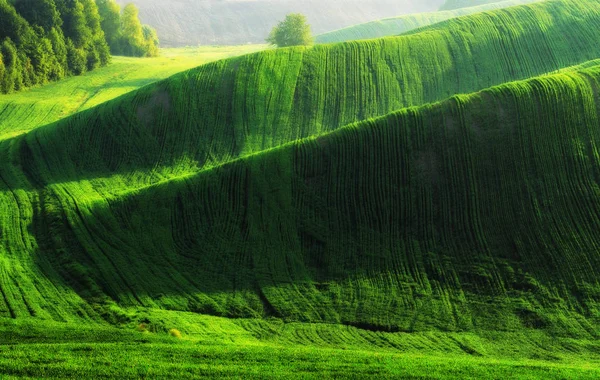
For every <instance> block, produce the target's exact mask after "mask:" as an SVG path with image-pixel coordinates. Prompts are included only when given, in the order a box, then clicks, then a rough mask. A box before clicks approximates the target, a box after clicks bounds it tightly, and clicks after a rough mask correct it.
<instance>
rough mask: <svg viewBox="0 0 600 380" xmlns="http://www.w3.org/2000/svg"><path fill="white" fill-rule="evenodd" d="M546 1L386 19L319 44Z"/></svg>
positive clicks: (518, 0)
mask: <svg viewBox="0 0 600 380" xmlns="http://www.w3.org/2000/svg"><path fill="white" fill-rule="evenodd" d="M539 1H543V0H505V1H494V2H490V3H489V4H483V5H477V6H468V7H460V8H458V9H453V10H445V11H438V12H428V13H417V14H409V15H405V16H399V17H391V18H385V19H382V20H377V21H371V22H367V23H364V24H358V25H353V26H349V27H347V28H343V29H339V30H334V31H332V32H327V33H323V34H320V35H318V36H317V37H316V41H317V42H318V43H335V42H344V41H352V40H366V39H371V38H380V37H388V36H397V35H400V34H403V33H406V32H409V31H412V30H415V29H418V28H422V27H426V26H429V25H433V24H436V23H439V22H442V21H446V20H449V19H452V18H456V17H460V16H466V15H471V14H475V13H480V12H485V11H489V10H494V9H501V8H508V7H512V6H516V5H522V4H528V3H537V2H539Z"/></svg>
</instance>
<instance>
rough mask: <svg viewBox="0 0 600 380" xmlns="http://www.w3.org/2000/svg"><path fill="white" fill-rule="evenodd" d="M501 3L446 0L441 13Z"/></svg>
mask: <svg viewBox="0 0 600 380" xmlns="http://www.w3.org/2000/svg"><path fill="white" fill-rule="evenodd" d="M500 1H502V0H446V2H445V3H444V4H443V5H442V6H441V7H440V11H449V10H453V9H460V8H467V7H475V6H478V5H484V4H492V3H498V2H500Z"/></svg>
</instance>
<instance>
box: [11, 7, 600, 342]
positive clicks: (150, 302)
mask: <svg viewBox="0 0 600 380" xmlns="http://www.w3.org/2000/svg"><path fill="white" fill-rule="evenodd" d="M599 24H600V4H598V3H597V2H596V1H585V0H580V1H573V0H570V1H569V0H564V1H553V2H546V3H540V4H536V5H530V6H524V7H515V8H510V9H506V10H499V11H495V12H489V13H484V14H477V15H473V16H469V17H466V18H461V19H456V20H452V21H448V22H446V23H443V24H441V25H437V26H436V27H432V28H430V29H426V30H423V31H421V32H420V33H415V34H411V35H407V36H403V37H397V38H388V39H381V40H374V41H365V42H352V43H345V44H339V45H328V46H316V47H314V48H309V49H307V48H294V49H281V50H273V51H266V52H261V53H257V54H253V55H249V56H245V57H240V58H234V59H230V60H226V61H219V62H216V63H212V64H208V65H205V66H202V67H200V68H198V69H195V70H191V71H188V72H186V73H183V74H180V75H178V76H175V77H172V78H170V79H168V80H166V81H163V82H159V83H157V84H153V85H150V86H147V87H145V88H143V89H141V90H139V91H137V92H135V93H131V94H127V95H124V96H122V97H120V98H119V99H116V100H114V101H111V102H108V103H105V104H103V105H100V106H98V107H96V108H93V109H90V110H87V111H84V112H82V113H79V114H77V115H74V116H72V117H70V118H68V119H65V120H61V121H59V122H57V123H55V124H52V125H48V126H46V127H42V128H37V129H35V130H33V131H31V132H29V133H27V134H25V135H20V136H16V137H13V138H6V139H4V140H2V141H1V142H0V159H1V160H2V161H1V162H3V163H4V164H3V165H2V166H1V167H0V179H1V181H0V207H1V208H2V210H5V212H2V213H0V230H1V231H2V233H1V234H0V250H1V255H0V259H1V260H2V265H1V266H0V271H1V272H0V284H2V287H1V290H2V294H1V297H0V315H1V316H4V317H10V318H14V319H20V318H30V317H35V318H39V319H47V320H56V321H74V320H77V321H89V322H92V321H93V322H98V323H100V322H105V321H109V322H111V323H115V324H119V323H123V322H127V321H129V318H130V317H129V316H128V315H127V313H126V312H125V310H126V309H127V308H139V307H144V308H151V309H152V308H161V309H169V310H176V311H192V312H196V313H202V314H210V315H220V316H226V317H251V318H263V317H277V318H280V319H283V320H286V321H302V322H328V323H343V324H347V325H353V326H357V327H361V328H364V329H371V330H384V331H392V332H393V331H423V330H432V329H433V330H443V331H448V330H450V331H461V330H469V331H477V330H509V331H510V330H518V329H521V328H523V327H528V328H544V329H547V330H549V331H551V332H552V333H553V334H556V335H561V334H562V335H570V336H579V337H596V336H597V329H596V327H595V324H594V323H595V321H596V318H597V312H596V302H597V299H598V290H597V282H596V280H595V278H596V272H595V268H596V267H597V264H598V263H597V261H598V256H597V255H596V254H595V253H596V249H597V245H598V242H597V241H596V237H595V233H594V231H597V229H598V220H597V215H596V214H595V210H596V207H595V206H596V203H597V201H598V199H600V198H598V197H597V195H598V194H597V184H596V180H597V178H596V172H595V171H596V167H597V152H596V148H595V146H596V144H597V139H598V136H597V134H596V132H595V131H594V129H593V128H589V126H594V125H596V124H597V104H596V102H597V99H596V95H595V94H596V90H597V80H598V76H599V74H598V70H596V69H594V68H591V69H588V70H584V71H582V72H580V73H566V74H565V73H562V74H557V75H554V76H549V77H544V78H542V79H535V80H530V81H527V82H521V83H515V84H509V85H504V86H502V87H499V88H494V89H492V90H487V91H484V92H482V93H478V94H475V95H471V96H456V97H454V98H452V99H450V100H447V101H444V102H442V103H438V104H435V105H424V104H425V103H429V102H433V101H438V100H441V99H444V98H446V97H448V96H450V95H453V94H457V93H467V92H474V91H479V90H481V89H483V88H486V87H489V86H492V85H496V84H501V83H504V82H509V81H513V80H517V79H523V78H528V77H531V76H535V75H539V74H543V73H546V72H552V71H556V70H559V69H561V68H564V67H567V66H571V65H576V64H580V63H583V62H585V61H586V60H588V59H591V58H597V57H598V56H600V47H599V45H598V44H597V43H596V42H597V41H598V40H599V39H600V28H599V27H598V26H599ZM475 30H476V31H477V33H474V31H475ZM573 36H577V38H573ZM273 83H277V84H279V87H273ZM417 105H420V106H421V107H420V108H409V109H405V110H403V111H400V112H397V113H394V114H391V115H389V116H386V117H383V118H381V119H377V120H371V121H365V122H363V123H360V124H356V125H352V126H347V125H348V124H351V123H354V122H355V121H360V120H366V119H368V118H371V117H375V116H382V115H385V114H387V113H389V112H391V111H394V110H397V109H401V108H403V107H406V106H417ZM548 110H552V111H551V112H548ZM336 130H337V131H336ZM299 139H304V140H300V141H297V140H299ZM294 141H296V142H294ZM288 143H291V144H288ZM286 144H287V145H286Z"/></svg>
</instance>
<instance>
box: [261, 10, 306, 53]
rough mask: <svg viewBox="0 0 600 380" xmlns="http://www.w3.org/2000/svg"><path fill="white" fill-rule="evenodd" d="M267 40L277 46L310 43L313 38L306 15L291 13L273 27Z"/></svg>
mask: <svg viewBox="0 0 600 380" xmlns="http://www.w3.org/2000/svg"><path fill="white" fill-rule="evenodd" d="M266 41H267V42H269V43H270V44H272V45H277V46H279V47H286V46H300V45H312V43H313V41H314V39H313V36H312V32H311V30H310V25H308V21H307V19H306V16H304V15H303V14H300V13H292V14H289V15H287V16H286V17H285V20H283V21H282V22H280V23H279V24H278V25H277V26H275V27H274V28H273V30H272V31H271V34H270V35H269V37H267V40H266Z"/></svg>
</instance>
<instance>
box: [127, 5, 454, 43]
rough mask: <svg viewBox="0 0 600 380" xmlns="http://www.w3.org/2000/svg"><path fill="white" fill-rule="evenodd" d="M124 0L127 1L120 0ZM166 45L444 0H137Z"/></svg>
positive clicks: (342, 21) (368, 16)
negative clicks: (296, 15)
mask: <svg viewBox="0 0 600 380" xmlns="http://www.w3.org/2000/svg"><path fill="white" fill-rule="evenodd" d="M117 2H118V3H120V4H121V5H123V4H125V3H127V2H129V1H128V0H127V1H126V0H117ZM132 2H133V3H134V4H136V5H137V6H139V8H140V17H141V19H142V21H143V22H144V23H146V24H150V25H152V26H153V27H155V28H156V29H157V31H158V35H159V37H160V41H161V44H162V46H167V47H170V46H186V45H193V46H195V45H198V44H201V45H216V44H218V45H223V44H225V45H237V44H245V43H249V42H251V43H264V41H265V38H267V36H268V35H269V32H270V31H271V28H273V27H274V26H275V25H276V24H277V23H278V22H279V21H281V20H282V19H283V18H284V17H285V15H286V14H288V13H293V12H301V13H303V14H306V15H307V16H308V20H309V22H310V24H311V26H312V30H313V32H314V33H317V34H318V33H324V32H328V31H331V30H335V29H339V28H343V27H347V26H350V25H354V24H359V23H363V22H367V21H371V20H377V19H380V18H382V17H389V16H392V15H401V14H407V13H415V12H427V11H434V10H436V9H437V8H439V6H440V5H441V4H442V3H443V0H421V1H412V0H369V1H362V0H302V1H297V0H221V1H218V0H179V1H162V0H132Z"/></svg>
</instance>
